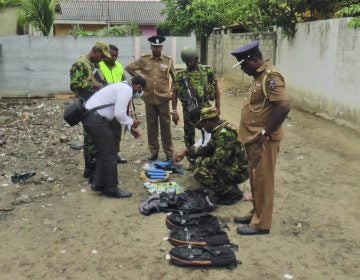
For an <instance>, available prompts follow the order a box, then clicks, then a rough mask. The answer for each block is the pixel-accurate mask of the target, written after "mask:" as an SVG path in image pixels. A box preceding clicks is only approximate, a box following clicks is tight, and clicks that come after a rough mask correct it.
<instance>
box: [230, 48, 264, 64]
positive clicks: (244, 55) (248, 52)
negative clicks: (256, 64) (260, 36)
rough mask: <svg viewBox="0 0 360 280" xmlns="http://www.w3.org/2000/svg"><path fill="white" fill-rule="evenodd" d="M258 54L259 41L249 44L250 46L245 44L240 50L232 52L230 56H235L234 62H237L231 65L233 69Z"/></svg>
mask: <svg viewBox="0 0 360 280" xmlns="http://www.w3.org/2000/svg"><path fill="white" fill-rule="evenodd" d="M259 52H260V50H259V41H254V42H251V43H250V44H247V45H245V46H242V47H241V48H238V49H236V50H234V51H232V52H231V54H232V55H233V56H235V57H236V60H237V61H238V62H237V63H236V64H234V65H233V68H235V67H237V66H239V65H241V64H242V63H243V62H244V61H245V59H249V58H251V56H252V55H254V54H256V53H257V54H258V53H259Z"/></svg>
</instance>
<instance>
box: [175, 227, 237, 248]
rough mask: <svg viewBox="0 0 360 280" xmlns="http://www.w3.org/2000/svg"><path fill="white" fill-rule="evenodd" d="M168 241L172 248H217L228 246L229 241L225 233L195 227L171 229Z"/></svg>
mask: <svg viewBox="0 0 360 280" xmlns="http://www.w3.org/2000/svg"><path fill="white" fill-rule="evenodd" d="M168 241H169V242H170V243H171V244H172V245H174V246H182V245H191V246H193V245H194V246H219V245H226V244H230V240H229V238H228V235H227V233H226V232H225V231H223V230H221V229H212V228H200V227H196V226H189V227H183V228H181V227H180V228H174V229H172V230H171V231H170V234H169V238H168Z"/></svg>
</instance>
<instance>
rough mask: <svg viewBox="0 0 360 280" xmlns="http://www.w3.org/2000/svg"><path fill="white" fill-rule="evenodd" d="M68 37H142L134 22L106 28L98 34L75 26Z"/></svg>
mask: <svg viewBox="0 0 360 280" xmlns="http://www.w3.org/2000/svg"><path fill="white" fill-rule="evenodd" d="M67 35H72V36H74V37H90V36H99V37H104V36H109V37H121V36H136V35H140V32H139V28H138V25H137V24H136V23H134V22H132V23H130V24H127V25H114V26H110V27H105V28H103V29H101V30H98V31H96V32H94V31H84V30H83V29H82V27H79V26H77V25H76V26H74V27H73V29H72V30H71V31H69V32H68V33H67Z"/></svg>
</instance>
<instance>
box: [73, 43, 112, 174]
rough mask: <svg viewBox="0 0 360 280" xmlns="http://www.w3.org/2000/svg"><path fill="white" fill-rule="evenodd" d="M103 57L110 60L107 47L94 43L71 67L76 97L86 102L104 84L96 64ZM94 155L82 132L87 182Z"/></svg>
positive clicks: (88, 139)
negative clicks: (88, 51)
mask: <svg viewBox="0 0 360 280" xmlns="http://www.w3.org/2000/svg"><path fill="white" fill-rule="evenodd" d="M104 57H110V58H111V55H110V50H109V46H108V45H107V44H106V43H103V42H96V44H95V46H94V47H93V48H92V49H91V51H90V53H89V54H88V55H86V56H80V57H79V58H78V60H77V61H76V62H75V63H74V64H73V65H72V66H71V68H70V89H71V90H72V91H73V92H75V93H76V94H77V97H79V98H83V99H84V100H85V101H86V100H88V99H89V97H90V96H91V95H93V93H94V92H96V91H98V90H99V89H101V88H102V87H103V86H104V85H105V84H106V83H105V80H104V77H103V75H102V73H101V71H100V70H99V66H98V62H100V61H101V60H102V59H103V58H104ZM95 154H96V149H95V146H94V144H93V143H92V141H91V139H90V137H89V136H88V135H87V133H86V132H85V130H84V160H85V170H84V177H85V178H89V181H91V180H92V177H93V174H94V171H95Z"/></svg>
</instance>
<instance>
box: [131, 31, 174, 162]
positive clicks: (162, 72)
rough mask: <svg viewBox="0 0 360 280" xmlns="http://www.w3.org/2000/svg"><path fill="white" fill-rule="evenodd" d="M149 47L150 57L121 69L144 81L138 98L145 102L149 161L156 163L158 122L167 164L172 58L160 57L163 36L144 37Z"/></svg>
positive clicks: (169, 137)
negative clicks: (139, 75) (137, 75)
mask: <svg viewBox="0 0 360 280" xmlns="http://www.w3.org/2000/svg"><path fill="white" fill-rule="evenodd" d="M148 41H149V42H150V45H151V51H152V53H151V54H147V55H144V56H142V57H141V58H140V59H138V60H136V61H135V62H133V63H131V64H129V65H128V66H126V67H125V70H126V71H127V72H128V73H129V74H130V75H132V76H134V75H135V74H136V71H140V72H141V73H142V74H143V75H144V76H145V78H146V81H147V83H146V87H145V88H144V95H143V97H142V99H143V100H144V102H145V110H146V124H147V135H148V145H149V149H150V153H151V154H150V157H149V160H156V159H157V158H158V154H159V149H160V145H159V139H158V138H159V123H160V131H161V142H162V147H163V149H164V152H165V155H166V160H168V161H171V160H172V155H173V143H172V136H171V129H170V122H171V119H170V104H169V100H170V93H171V91H172V90H171V88H170V76H171V77H172V78H174V76H175V70H174V65H173V62H172V59H171V58H170V57H168V56H165V55H162V54H161V52H162V49H163V43H164V41H165V37H163V36H152V37H150V38H148Z"/></svg>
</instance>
